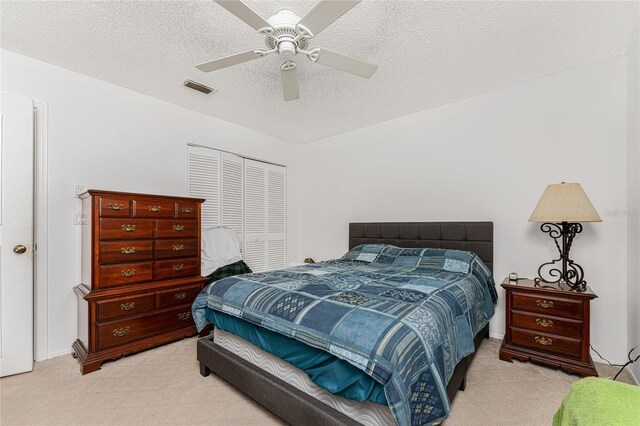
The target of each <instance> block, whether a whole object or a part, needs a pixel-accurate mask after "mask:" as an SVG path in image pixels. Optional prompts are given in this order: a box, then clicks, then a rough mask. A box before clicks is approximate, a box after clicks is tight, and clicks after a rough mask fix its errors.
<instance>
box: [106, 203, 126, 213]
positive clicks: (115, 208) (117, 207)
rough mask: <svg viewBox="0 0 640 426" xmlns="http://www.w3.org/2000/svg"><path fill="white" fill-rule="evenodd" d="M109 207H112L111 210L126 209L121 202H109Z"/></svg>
mask: <svg viewBox="0 0 640 426" xmlns="http://www.w3.org/2000/svg"><path fill="white" fill-rule="evenodd" d="M109 208H110V209H111V210H116V211H117V210H122V209H124V204H120V203H118V204H111V203H109Z"/></svg>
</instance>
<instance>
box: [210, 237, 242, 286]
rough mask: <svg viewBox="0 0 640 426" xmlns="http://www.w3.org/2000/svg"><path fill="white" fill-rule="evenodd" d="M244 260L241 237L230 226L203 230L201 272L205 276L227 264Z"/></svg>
mask: <svg viewBox="0 0 640 426" xmlns="http://www.w3.org/2000/svg"><path fill="white" fill-rule="evenodd" d="M239 260H242V255H241V254H240V239H239V238H238V236H237V235H236V233H235V232H233V231H232V230H231V229H229V228H224V227H219V228H211V229H206V230H204V231H202V253H201V263H202V270H201V273H202V275H204V276H205V277H206V276H207V275H210V274H211V273H212V272H213V271H215V270H216V269H218V268H221V267H223V266H225V265H230V264H232V263H235V262H237V261H239Z"/></svg>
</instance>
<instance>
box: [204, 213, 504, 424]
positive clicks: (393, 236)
mask: <svg viewBox="0 0 640 426" xmlns="http://www.w3.org/2000/svg"><path fill="white" fill-rule="evenodd" d="M373 243H384V244H393V245H395V246H398V247H418V248H447V249H455V250H469V251H473V252H475V253H476V254H477V255H478V256H479V257H480V258H481V259H482V260H483V262H484V263H485V264H486V265H487V266H488V267H489V268H490V269H493V222H411V223H409V222H395V223H390V222H377V223H350V224H349V249H352V248H353V247H355V246H357V245H360V244H373ZM484 338H489V325H488V324H487V325H486V326H485V327H484V328H483V329H482V330H481V331H480V332H479V333H478V334H477V335H476V337H475V339H474V345H475V349H476V351H477V349H478V348H479V347H480V344H481V343H482V340H483V339H484ZM474 356H475V352H474V353H472V354H470V355H468V356H467V357H465V358H463V359H462V360H461V361H460V362H459V363H458V365H457V366H456V368H455V370H454V372H453V376H452V377H451V380H449V383H448V384H447V394H448V396H449V400H450V401H453V399H454V398H455V395H456V393H457V392H458V390H462V391H464V389H465V387H466V374H467V370H468V368H469V365H470V364H471V361H472V360H473V358H474ZM198 361H199V362H200V374H202V375H203V376H208V375H209V374H210V373H211V372H213V373H215V374H216V375H218V376H220V377H221V378H223V379H224V380H226V381H227V382H229V383H231V384H232V385H234V386H235V387H236V388H238V389H239V390H241V391H242V392H244V393H245V394H247V395H248V396H249V397H251V398H252V399H254V400H255V401H256V402H258V403H259V404H261V405H262V406H264V407H265V408H266V409H267V410H269V411H271V412H272V413H273V414H275V415H276V416H278V417H280V418H281V419H283V420H284V421H285V422H287V423H289V424H291V425H311V424H312V425H327V426H329V425H354V426H355V425H359V423H358V422H356V421H355V420H353V419H352V418H350V417H348V416H346V415H344V414H343V413H341V412H339V411H337V410H335V409H334V408H332V407H329V406H328V405H326V404H324V403H322V402H320V401H318V400H317V399H315V398H313V397H311V396H309V395H307V394H306V393H304V392H302V391H300V390H298V389H297V388H295V387H293V386H291V385H290V384H288V383H286V382H285V381H283V380H281V379H279V378H277V377H275V376H273V375H271V374H269V373H267V372H265V371H264V370H262V369H260V368H258V367H256V366H254V365H253V364H251V363H249V362H247V361H245V360H244V359H242V358H240V357H238V356H237V355H235V354H233V353H231V352H229V351H228V350H226V349H224V348H222V347H220V346H218V345H217V344H215V342H214V341H213V334H211V335H209V336H208V337H205V338H202V339H200V340H199V341H198Z"/></svg>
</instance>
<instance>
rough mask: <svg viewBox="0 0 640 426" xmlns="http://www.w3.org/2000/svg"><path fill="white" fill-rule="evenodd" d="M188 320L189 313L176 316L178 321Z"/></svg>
mask: <svg viewBox="0 0 640 426" xmlns="http://www.w3.org/2000/svg"><path fill="white" fill-rule="evenodd" d="M189 318H191V312H183V313H181V314H178V319H179V320H180V321H186V320H188V319H189Z"/></svg>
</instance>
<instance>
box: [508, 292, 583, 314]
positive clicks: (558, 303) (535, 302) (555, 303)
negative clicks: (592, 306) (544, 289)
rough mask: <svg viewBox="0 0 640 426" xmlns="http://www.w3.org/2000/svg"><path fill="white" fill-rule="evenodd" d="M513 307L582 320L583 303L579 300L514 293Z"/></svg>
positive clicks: (512, 294)
mask: <svg viewBox="0 0 640 426" xmlns="http://www.w3.org/2000/svg"><path fill="white" fill-rule="evenodd" d="M511 297H512V301H511V306H512V309H513V310H518V311H527V312H537V313H541V314H553V315H554V316H558V317H563V318H575V319H582V302H581V301H579V300H569V299H561V298H557V297H550V296H547V295H545V294H539V295H535V296H528V295H525V294H522V293H517V292H515V291H514V292H512V293H511Z"/></svg>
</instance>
